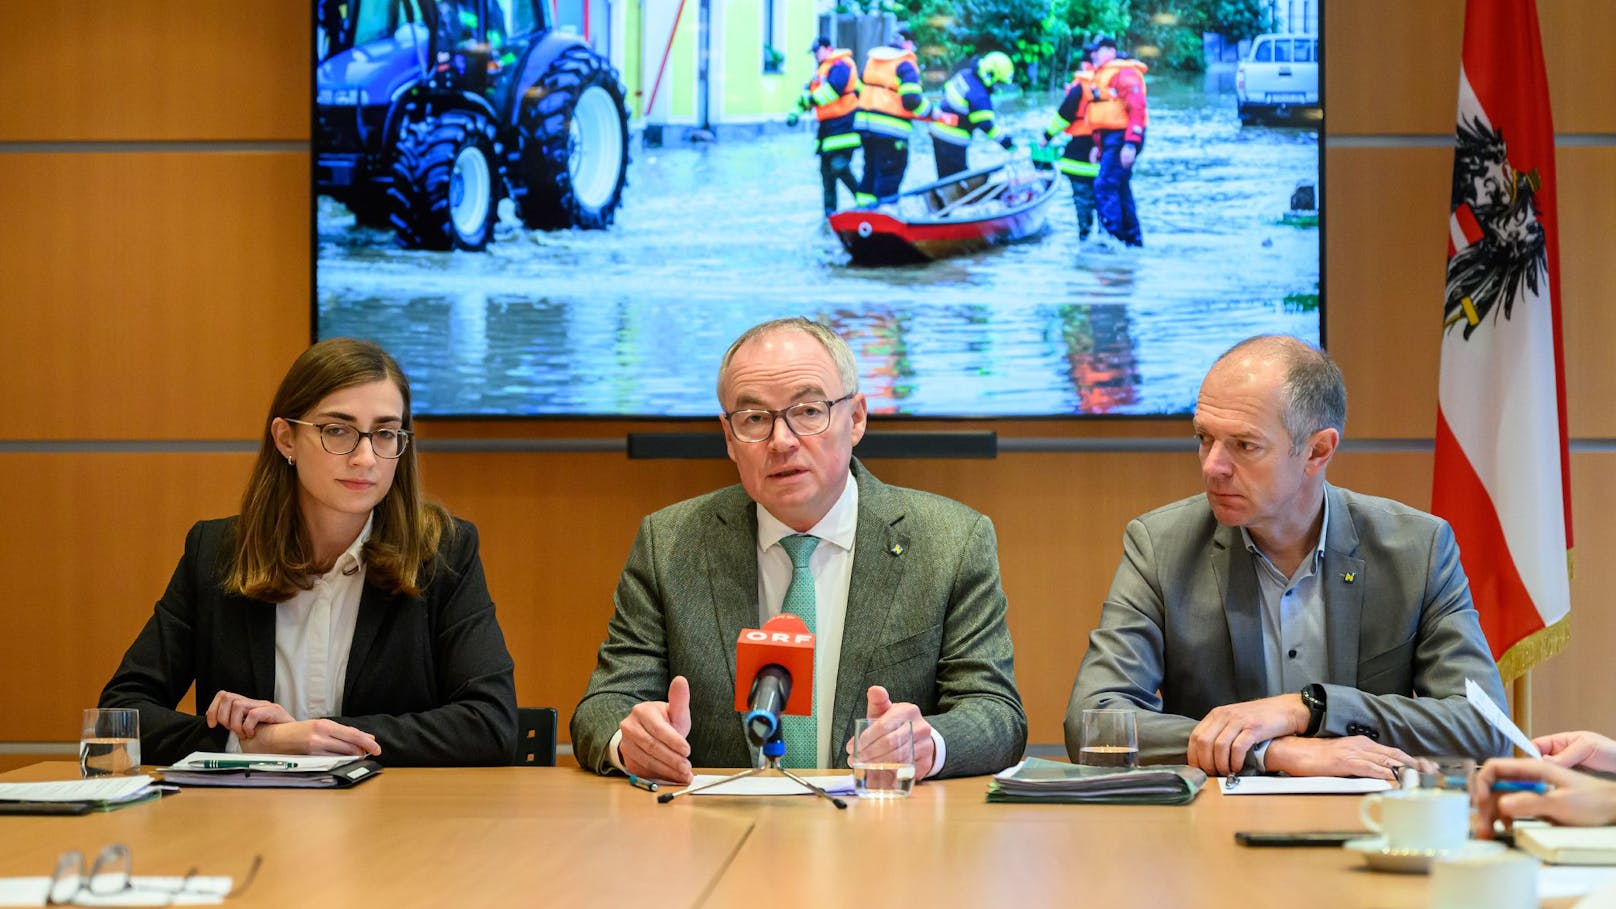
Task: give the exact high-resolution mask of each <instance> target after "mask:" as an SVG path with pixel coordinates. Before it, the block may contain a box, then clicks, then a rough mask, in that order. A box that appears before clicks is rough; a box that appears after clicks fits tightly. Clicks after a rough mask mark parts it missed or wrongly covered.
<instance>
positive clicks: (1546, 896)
mask: <svg viewBox="0 0 1616 909" xmlns="http://www.w3.org/2000/svg"><path fill="white" fill-rule="evenodd" d="M1613 888H1616V868H1607V867H1595V866H1592V865H1544V866H1543V867H1541V868H1539V869H1538V870H1537V898H1538V899H1540V900H1552V899H1565V898H1566V897H1573V896H1584V895H1587V894H1590V893H1593V892H1595V891H1599V894H1600V897H1601V899H1600V900H1599V901H1597V902H1592V905H1593V906H1613V905H1616V889H1613ZM1577 905H1578V906H1581V905H1582V904H1581V903H1578V904H1577Z"/></svg>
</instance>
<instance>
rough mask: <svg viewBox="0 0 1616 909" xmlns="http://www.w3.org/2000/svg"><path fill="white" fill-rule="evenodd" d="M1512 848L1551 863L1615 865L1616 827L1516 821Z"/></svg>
mask: <svg viewBox="0 0 1616 909" xmlns="http://www.w3.org/2000/svg"><path fill="white" fill-rule="evenodd" d="M1515 848H1517V849H1520V850H1522V851H1525V852H1528V853H1530V854H1532V855H1535V856H1537V857H1538V858H1540V859H1542V860H1543V861H1545V862H1548V863H1549V864H1551V865H1616V827H1551V826H1549V825H1547V824H1527V823H1517V824H1516V825H1515Z"/></svg>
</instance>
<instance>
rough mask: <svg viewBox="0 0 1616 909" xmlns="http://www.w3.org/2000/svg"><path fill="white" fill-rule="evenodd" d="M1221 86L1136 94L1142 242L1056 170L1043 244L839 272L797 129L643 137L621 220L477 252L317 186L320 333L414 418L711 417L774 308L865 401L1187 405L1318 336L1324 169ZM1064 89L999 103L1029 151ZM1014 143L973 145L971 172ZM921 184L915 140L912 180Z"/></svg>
mask: <svg viewBox="0 0 1616 909" xmlns="http://www.w3.org/2000/svg"><path fill="white" fill-rule="evenodd" d="M1211 84H1214V81H1213V80H1209V81H1208V82H1206V83H1203V82H1202V81H1201V80H1200V79H1196V80H1194V81H1187V80H1186V81H1179V82H1174V81H1170V80H1167V79H1158V80H1154V81H1153V82H1152V83H1151V87H1150V91H1151V96H1150V100H1151V112H1150V118H1151V120H1150V129H1149V138H1148V141H1147V144H1146V147H1145V150H1144V152H1143V153H1142V154H1141V155H1140V157H1139V160H1138V163H1137V164H1136V165H1135V174H1134V179H1133V190H1134V195H1135V198H1136V200H1137V202H1138V206H1139V218H1140V221H1141V222H1142V224H1143V230H1144V235H1145V246H1144V247H1143V248H1142V249H1133V250H1121V251H1108V250H1104V249H1100V248H1098V247H1097V246H1096V245H1095V244H1094V243H1093V241H1092V240H1091V241H1090V243H1088V244H1080V243H1079V242H1078V239H1077V236H1076V226H1075V216H1074V214H1073V208H1072V203H1071V194H1070V190H1069V187H1068V186H1067V185H1066V184H1065V181H1064V180H1063V181H1061V185H1060V188H1059V190H1058V192H1057V193H1056V195H1055V197H1054V199H1053V200H1051V202H1050V203H1049V226H1048V228H1047V230H1046V231H1045V233H1044V234H1043V235H1041V236H1039V237H1036V238H1034V239H1031V240H1029V241H1026V242H1023V243H1020V244H1017V245H1014V246H1010V247H1005V248H1001V249H995V250H989V251H986V252H982V253H979V254H976V255H972V256H965V257H959V258H954V259H948V260H943V261H939V262H933V263H929V264H925V265H915V266H902V267H887V268H866V267H855V266H852V265H850V264H849V262H848V256H847V254H846V252H845V251H843V249H842V247H841V244H840V243H839V242H838V241H837V240H836V238H835V236H834V235H833V234H831V233H830V232H829V230H828V229H827V228H826V227H825V225H824V222H823V219H822V218H821V217H820V207H821V206H820V194H821V190H820V185H819V173H818V165H817V161H816V159H815V157H814V155H813V153H812V150H811V145H812V141H811V139H810V133H808V132H807V131H806V130H807V129H808V126H807V125H806V124H805V125H804V126H803V127H801V128H799V129H798V130H797V131H785V130H783V129H778V130H774V131H770V132H766V133H764V134H763V135H761V136H757V137H748V138H736V139H725V140H724V141H720V142H712V143H680V144H678V145H670V146H668V147H662V148H639V147H636V148H635V149H634V152H633V160H632V162H631V164H630V166H629V186H628V188H627V190H626V194H625V201H624V204H623V206H622V207H621V208H620V209H619V212H618V218H617V222H616V223H615V224H614V225H613V226H612V228H611V229H610V230H607V231H587V232H586V231H563V232H557V233H544V232H537V231H527V230H524V229H522V228H521V227H520V225H519V222H517V220H516V219H515V218H514V217H512V216H510V213H509V212H506V215H505V217H504V218H503V219H502V222H501V225H500V227H499V229H498V234H497V239H496V240H495V241H494V242H492V243H490V244H489V247H488V250H487V251H486V252H484V253H466V252H459V253H429V252H413V251H412V252H405V251H400V250H398V249H396V248H394V246H393V243H392V238H391V233H390V232H388V231H380V230H370V229H366V228H361V227H356V226H354V225H353V222H352V219H351V218H350V217H349V216H348V214H347V211H346V209H344V208H343V207H342V206H341V205H339V204H337V203H334V202H332V201H331V200H329V199H326V198H321V199H319V202H318V214H317V221H318V223H317V231H318V247H319V258H318V275H317V281H318V286H319V289H318V297H319V315H320V334H321V336H322V337H329V336H334V335H353V336H359V337H367V338H371V339H373V340H376V341H378V342H380V343H382V344H383V345H384V346H386V347H387V348H388V349H389V350H390V351H392V352H393V354H394V355H395V356H396V357H397V358H398V359H399V360H400V362H401V363H402V364H403V365H404V367H405V369H406V371H407V372H409V374H410V378H411V381H412V384H413V386H414V391H415V401H416V412H417V413H422V414H479V413H503V414H513V413H514V414H637V415H655V416H706V415H711V414H713V413H714V412H716V410H717V403H716V400H715V398H714V392H713V377H714V373H715V372H716V369H717V364H718V361H719V359H720V357H721V356H722V354H723V351H724V349H725V347H726V346H727V345H728V344H729V342H730V341H731V340H732V339H733V338H734V337H735V336H736V335H738V334H739V333H740V332H741V331H743V330H744V329H745V328H747V327H748V326H750V325H752V324H755V323H757V322H759V321H762V320H764V319H768V318H773V317H777V316H787V315H807V316H810V317H814V318H818V319H821V320H823V321H826V322H827V323H829V324H831V325H832V326H834V327H835V328H836V329H837V330H838V331H839V332H840V333H841V334H842V335H843V336H844V337H846V338H847V339H848V341H849V343H850V344H852V346H853V349H854V352H855V353H856V355H857V356H858V359H859V371H860V376H861V380H860V381H861V386H862V390H864V391H865V392H866V394H867V395H868V397H869V401H870V409H871V411H872V412H873V413H884V414H921V415H951V416H1020V415H1046V414H1162V413H1183V412H1187V411H1188V410H1189V409H1190V407H1191V405H1192V404H1193V402H1194V397H1195V389H1196V386H1197V384H1198V383H1199V381H1200V378H1201V376H1202V375H1203V374H1204V372H1205V370H1206V368H1207V366H1208V365H1209V364H1210V363H1211V361H1212V360H1213V359H1214V358H1215V357H1216V356H1217V354H1218V353H1220V352H1222V351H1223V350H1224V349H1226V348H1227V347H1228V346H1229V345H1230V344H1232V343H1234V342H1235V341H1237V340H1239V339H1241V338H1244V337H1247V336H1249V335H1252V334H1256V333H1259V332H1270V331H1272V332H1285V333H1291V334H1296V335H1299V336H1301V337H1304V338H1307V339H1309V340H1317V338H1318V333H1319V324H1320V319H1321V313H1320V311H1319V310H1318V306H1317V303H1318V299H1319V297H1318V295H1319V254H1320V235H1319V231H1318V229H1317V228H1297V227H1291V226H1287V225H1283V224H1281V223H1280V220H1279V219H1280V216H1281V215H1282V214H1283V213H1284V212H1285V210H1286V209H1288V208H1289V203H1290V196H1291V192H1292V190H1293V189H1294V188H1295V186H1296V184H1297V182H1298V181H1299V180H1303V179H1307V180H1314V179H1317V176H1318V173H1319V164H1318V160H1319V159H1318V131H1317V130H1316V129H1313V128H1292V127H1244V128H1243V127H1241V126H1240V125H1239V121H1238V119H1237V118H1236V116H1235V103H1234V97H1233V95H1232V94H1231V93H1228V92H1215V91H1209V90H1207V88H1206V87H1205V86H1206V85H1211ZM1059 100H1060V99H1059V95H1058V94H1057V95H1041V96H1038V97H1023V98H1015V99H1010V100H1009V101H1007V102H1004V103H1003V104H1002V108H1001V117H1003V118H1004V119H1005V121H1006V122H1007V124H1008V125H1009V127H1010V128H1011V130H1012V131H1013V135H1014V136H1015V137H1016V139H1017V142H1018V144H1019V145H1020V146H1023V147H1024V146H1026V145H1028V144H1030V143H1031V142H1033V141H1034V139H1035V137H1036V136H1038V135H1041V132H1042V129H1043V126H1044V124H1045V123H1046V122H1047V120H1048V117H1049V113H1050V112H1051V111H1052V110H1053V109H1054V107H1055V105H1056V104H1057V103H1058V102H1059ZM1021 154H1025V152H1021ZM1003 155H1004V153H1003V152H1002V151H1001V150H1000V149H999V147H998V146H997V145H995V144H993V143H990V142H987V141H986V140H982V139H978V140H977V142H976V144H975V145H974V146H973V147H972V165H973V166H978V165H980V164H984V163H988V162H991V161H994V160H997V159H999V158H1000V157H1002V156H1003ZM855 170H857V164H855ZM934 172H935V171H934V167H933V164H932V156H931V147H930V141H929V139H927V138H924V137H917V140H916V142H915V143H914V148H913V150H912V153H911V161H910V167H909V171H908V174H907V176H906V177H905V182H904V185H905V187H906V188H907V187H910V186H916V185H919V184H920V183H923V182H926V181H928V180H930V179H931V178H932V176H933V174H934ZM1320 199H1321V200H1322V193H1320ZM847 202H848V204H850V200H847ZM507 207H508V203H507Z"/></svg>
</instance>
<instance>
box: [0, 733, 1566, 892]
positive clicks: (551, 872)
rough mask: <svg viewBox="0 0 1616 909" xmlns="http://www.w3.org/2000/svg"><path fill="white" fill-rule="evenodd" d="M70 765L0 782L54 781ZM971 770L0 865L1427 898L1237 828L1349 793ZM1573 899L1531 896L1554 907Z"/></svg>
mask: <svg viewBox="0 0 1616 909" xmlns="http://www.w3.org/2000/svg"><path fill="white" fill-rule="evenodd" d="M77 770H78V768H77V765H76V764H74V763H70V762H53V763H43V764H35V765H33V766H30V767H26V768H23V769H21V770H17V771H13V772H11V773H7V774H3V775H0V780H5V781H8V782H21V781H26V780H43V779H67V778H71V777H73V776H75V775H76V774H77ZM986 787H987V779H986V778H985V777H975V778H969V779H963V780H947V781H943V782H935V781H934V782H929V783H925V784H922V785H920V786H917V787H916V788H915V791H914V793H913V795H912V796H911V797H910V798H909V799H907V800H903V801H897V802H890V803H887V802H875V801H865V802H860V801H858V800H857V799H850V800H849V803H850V804H849V806H848V808H847V810H845V811H838V810H836V809H835V808H833V807H831V806H830V805H829V803H827V802H824V801H822V800H820V799H815V798H810V797H801V798H797V797H791V798H768V799H742V798H735V797H722V796H714V797H707V796H696V797H691V798H688V799H679V800H677V801H675V802H673V803H672V804H668V805H659V804H657V803H656V797H655V796H653V795H651V794H649V793H646V792H642V791H640V790H638V789H634V788H633V787H631V786H629V785H628V783H627V782H626V781H625V780H623V779H622V778H620V777H618V778H601V777H595V776H592V775H590V774H586V773H584V772H583V771H581V770H579V769H577V768H575V767H556V768H531V767H490V768H468V769H406V768H393V769H389V770H387V771H386V772H385V773H383V774H382V775H381V776H380V777H378V778H377V779H375V780H371V781H370V782H367V783H365V784H363V785H361V786H358V787H356V788H354V789H351V790H347V791H299V790H284V789H282V790H264V789H257V790H254V789H212V790H209V789H187V790H185V791H183V792H181V793H179V794H177V795H174V796H170V797H167V798H164V799H162V800H161V801H156V802H147V803H143V804H140V805H134V806H131V807H128V808H125V809H122V810H119V811H114V812H109V813H105V814H92V815H86V816H82V817H0V876H6V877H16V876H29V875H45V874H49V873H50V871H51V869H52V868H53V867H54V864H55V860H56V856H57V855H58V854H59V853H60V852H62V851H64V850H66V849H79V850H81V851H83V852H85V853H87V854H91V855H93V854H94V852H95V851H96V850H99V849H100V848H101V847H102V846H104V845H106V844H108V843H114V842H121V843H126V844H128V845H129V846H130V848H131V850H132V852H133V855H134V868H135V873H136V874H175V875H178V874H184V873H185V872H186V871H187V870H188V869H190V868H192V867H193V866H194V867H196V868H197V869H198V873H199V874H204V875H206V874H229V875H235V876H237V877H238V878H239V876H240V875H241V874H243V873H244V872H245V870H246V868H247V866H248V865H249V864H250V862H251V860H252V857H253V856H254V855H258V854H261V855H262V856H263V859H264V861H263V867H262V870H260V872H259V874H258V879H257V881H256V882H255V883H254V884H253V885H252V887H251V889H250V890H248V891H247V892H246V893H245V894H243V895H241V896H240V897H238V898H236V899H233V900H231V901H230V902H229V903H228V904H227V905H236V906H242V907H248V906H298V905H315V904H321V905H332V906H613V907H624V906H631V905H635V906H654V907H659V909H660V907H686V906H692V907H693V906H702V907H709V906H711V907H744V909H753V907H756V906H760V905H767V906H770V907H776V909H778V907H794V906H804V907H807V906H812V907H816V909H825V907H832V906H843V905H848V906H851V905H867V906H871V905H892V906H900V905H901V906H928V907H947V906H1014V907H1017V909H1030V907H1038V906H1076V905H1082V906H1116V907H1179V906H1196V907H1202V906H1205V907H1230V909H1262V907H1269V906H1272V907H1284V909H1296V907H1299V906H1302V907H1320V909H1323V907H1374V909H1399V907H1409V909H1414V907H1423V906H1425V905H1426V902H1427V898H1428V887H1429V884H1428V879H1427V878H1426V877H1424V876H1422V875H1414V876H1409V875H1398V874H1386V873H1380V872H1374V871H1370V870H1368V869H1366V868H1365V867H1364V866H1363V864H1362V859H1361V858H1360V857H1359V856H1358V855H1356V854H1354V853H1351V852H1348V851H1346V850H1342V849H1251V848H1245V847H1242V846H1239V845H1237V844H1236V843H1235V842H1234V832H1235V831H1237V830H1302V829H1318V830H1323V829H1355V828H1357V827H1359V824H1358V814H1357V812H1358V799H1357V798H1356V797H1345V796H1245V797H1239V798H1235V797H1225V796H1222V795H1220V794H1219V793H1218V792H1217V791H1216V789H1215V787H1210V786H1209V787H1208V789H1207V790H1206V791H1203V792H1202V793H1201V795H1200V796H1199V797H1198V798H1197V799H1196V800H1195V802H1194V803H1193V804H1191V805H1189V806H1187V807H1176V808H1174V807H1142V806H1088V805H990V804H987V803H986V802H984V801H983V796H984V793H985V791H986ZM1572 902H1573V901H1571V900H1566V901H1547V902H1545V903H1544V905H1545V906H1567V905H1570V904H1571V903H1572Z"/></svg>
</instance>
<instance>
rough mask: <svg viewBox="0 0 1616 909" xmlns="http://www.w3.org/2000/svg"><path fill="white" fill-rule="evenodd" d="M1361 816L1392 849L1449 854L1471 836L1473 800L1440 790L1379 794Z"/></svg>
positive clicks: (1368, 800) (1367, 801)
mask: <svg viewBox="0 0 1616 909" xmlns="http://www.w3.org/2000/svg"><path fill="white" fill-rule="evenodd" d="M1358 817H1359V819H1360V820H1362V821H1363V824H1364V826H1365V827H1368V828H1369V829H1370V830H1373V831H1374V832H1376V833H1378V834H1380V835H1381V836H1383V837H1385V838H1386V848H1388V849H1393V850H1405V851H1414V852H1449V851H1452V850H1454V849H1458V848H1459V847H1461V846H1463V845H1464V843H1465V838H1466V836H1468V835H1469V832H1470V799H1469V798H1468V797H1467V796H1465V794H1464V793H1461V792H1454V791H1450V790H1437V789H1405V790H1394V791H1391V792H1377V793H1374V794H1373V795H1369V796H1366V797H1365V798H1364V800H1363V802H1362V803H1361V804H1360V805H1359V806H1358Z"/></svg>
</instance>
